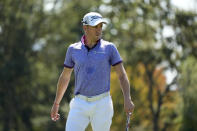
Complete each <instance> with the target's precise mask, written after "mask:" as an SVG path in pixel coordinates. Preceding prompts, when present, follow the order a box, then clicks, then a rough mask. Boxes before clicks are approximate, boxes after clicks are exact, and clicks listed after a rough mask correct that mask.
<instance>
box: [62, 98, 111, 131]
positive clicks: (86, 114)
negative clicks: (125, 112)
mask: <svg viewBox="0 0 197 131" xmlns="http://www.w3.org/2000/svg"><path fill="white" fill-rule="evenodd" d="M113 113H114V110H113V103H112V99H111V96H110V95H109V96H106V97H104V98H102V99H100V100H97V101H94V102H88V101H85V100H83V99H81V98H78V97H74V98H73V99H72V100H71V102H70V111H69V114H68V118H67V122H66V127H65V131H85V129H86V127H87V126H88V124H89V123H91V126H92V129H93V131H109V130H110V126H111V123H112V117H113Z"/></svg>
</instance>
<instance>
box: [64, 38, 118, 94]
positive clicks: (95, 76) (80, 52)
mask: <svg viewBox="0 0 197 131" xmlns="http://www.w3.org/2000/svg"><path fill="white" fill-rule="evenodd" d="M121 62H122V58H121V57H120V54H119V52H118V50H117V48H116V46H115V45H114V44H113V43H111V42H108V41H105V40H103V39H100V40H99V41H98V42H97V44H96V45H95V46H94V47H93V48H91V49H89V48H88V47H87V46H86V45H85V44H84V37H82V39H81V41H79V42H77V43H74V44H71V45H70V46H69V47H68V49H67V52H66V57H65V61H64V66H65V67H67V68H74V73H75V90H74V94H75V95H77V94H81V95H84V96H95V95H99V94H102V93H105V92H108V91H109V90H110V72H111V65H112V66H114V65H116V64H119V63H121Z"/></svg>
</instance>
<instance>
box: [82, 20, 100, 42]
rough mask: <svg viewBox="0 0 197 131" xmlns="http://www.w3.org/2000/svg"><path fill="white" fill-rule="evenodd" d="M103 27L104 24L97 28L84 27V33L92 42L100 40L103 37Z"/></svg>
mask: <svg viewBox="0 0 197 131" xmlns="http://www.w3.org/2000/svg"><path fill="white" fill-rule="evenodd" d="M102 27H103V23H100V24H98V25H96V26H89V25H87V26H84V31H85V34H86V35H87V37H89V38H90V39H92V40H95V41H97V40H99V39H100V38H101V36H102Z"/></svg>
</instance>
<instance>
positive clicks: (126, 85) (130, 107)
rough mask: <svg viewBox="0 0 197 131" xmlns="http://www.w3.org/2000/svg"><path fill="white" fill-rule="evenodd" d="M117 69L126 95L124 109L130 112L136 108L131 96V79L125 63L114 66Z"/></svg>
mask: <svg viewBox="0 0 197 131" xmlns="http://www.w3.org/2000/svg"><path fill="white" fill-rule="evenodd" d="M114 67H115V71H116V73H117V75H118V78H119V80H120V87H121V89H122V92H123V95H124V109H125V112H126V113H130V112H132V111H133V110H134V104H133V102H132V100H131V96H130V84H129V80H128V77H127V74H126V71H125V69H124V67H123V64H122V63H120V64H117V65H115V66H114Z"/></svg>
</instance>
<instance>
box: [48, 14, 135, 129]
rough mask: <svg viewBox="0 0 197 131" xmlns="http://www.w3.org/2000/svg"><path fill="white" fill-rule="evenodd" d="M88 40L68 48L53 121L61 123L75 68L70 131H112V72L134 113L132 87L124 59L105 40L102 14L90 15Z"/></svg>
mask: <svg viewBox="0 0 197 131" xmlns="http://www.w3.org/2000/svg"><path fill="white" fill-rule="evenodd" d="M82 23H83V30H84V36H82V38H81V41H79V42H77V43H74V44H71V45H70V46H69V47H68V50H67V53H66V58H65V61H64V69H63V72H62V73H61V75H60V78H59V81H58V84H57V92H56V98H55V101H54V104H53V107H52V109H51V118H52V120H53V121H56V120H58V119H59V117H60V115H59V114H58V110H59V103H60V101H61V99H62V97H63V95H64V93H65V91H66V89H67V86H68V83H69V81H70V76H71V73H72V70H73V68H74V73H75V90H74V94H75V97H74V98H73V99H72V100H71V102H70V111H69V114H68V118H67V122H66V128H65V130H66V131H85V128H86V127H87V126H88V124H89V123H91V125H92V128H93V131H109V130H110V125H111V122H112V116H113V104H112V99H111V96H110V93H109V91H110V72H111V65H112V66H114V68H115V70H116V72H117V75H118V78H119V80H120V84H121V89H122V92H123V95H124V109H125V112H126V113H127V114H128V113H130V112H132V111H133V109H134V104H133V102H132V101H131V96H130V85H129V81H128V78H127V75H126V72H125V69H124V67H123V64H122V59H121V57H120V55H119V53H118V50H117V48H116V47H115V45H114V44H112V43H110V42H107V41H104V40H103V39H101V36H102V26H103V24H106V21H105V20H104V19H103V18H102V16H101V15H100V14H99V13H96V12H90V13H87V14H86V15H85V16H84V17H83V21H82Z"/></svg>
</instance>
